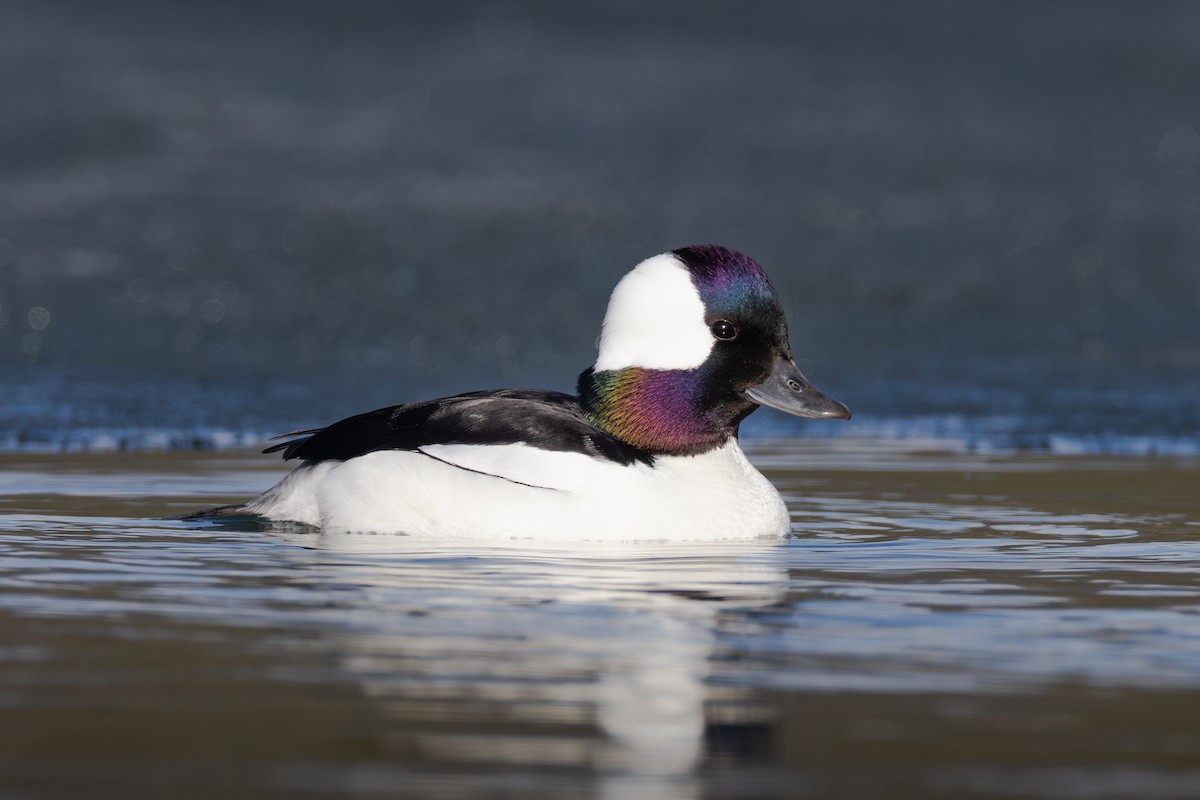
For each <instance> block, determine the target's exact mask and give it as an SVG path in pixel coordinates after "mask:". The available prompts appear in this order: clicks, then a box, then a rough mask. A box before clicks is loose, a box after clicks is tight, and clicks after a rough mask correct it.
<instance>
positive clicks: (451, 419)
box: [263, 389, 653, 466]
mask: <svg viewBox="0 0 1200 800" xmlns="http://www.w3.org/2000/svg"><path fill="white" fill-rule="evenodd" d="M284 436H301V437H302V438H299V439H293V440H291V441H287V442H280V443H279V444H276V445H272V446H271V447H268V448H267V449H266V450H264V451H263V452H264V453H275V452H278V451H280V450H282V451H283V459H284V461H287V460H289V459H293V458H301V459H304V460H305V461H312V462H318V461H346V460H348V459H351V458H354V457H355V456H361V455H365V454H367V453H372V452H375V451H376V450H416V449H417V448H419V447H421V446H422V445H429V444H479V445H486V444H516V443H524V444H527V445H529V446H531V447H537V448H540V449H542V450H557V451H561V452H570V453H583V454H585V455H589V456H592V457H594V458H606V459H608V460H610V461H615V462H617V463H619V464H623V465H626V466H628V465H629V464H633V463H634V462H636V461H641V462H643V463H647V464H649V463H652V461H653V456H652V455H651V454H650V453H648V452H646V451H644V450H641V449H639V448H636V447H633V446H632V445H629V444H626V443H625V442H623V441H621V440H620V439H617V438H616V437H615V436H612V435H611V434H608V433H605V432H604V431H602V430H600V429H599V428H597V427H596V426H595V425H593V424H592V423H590V422H588V420H587V419H586V418H585V417H584V416H583V412H582V411H581V410H580V408H579V402H578V401H577V400H576V399H575V398H574V397H572V396H571V395H569V394H563V393H562V392H545V391H538V390H535V389H502V390H499V391H491V392H472V393H470V394H460V395H456V396H454V397H446V398H442V399H440V400H427V401H425V402H420V403H406V404H404V405H400V406H390V407H388V408H380V409H377V410H375V411H368V412H367V413H365V414H358V415H357V416H353V417H348V418H347V419H344V420H342V421H341V422H335V423H333V424H332V425H330V426H329V427H328V428H321V429H318V430H315V431H297V432H296V433H289V434H284ZM280 438H282V437H280Z"/></svg>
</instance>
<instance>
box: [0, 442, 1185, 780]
mask: <svg viewBox="0 0 1200 800" xmlns="http://www.w3.org/2000/svg"><path fill="white" fill-rule="evenodd" d="M750 450H751V455H752V457H753V459H754V460H755V461H756V462H757V463H759V464H760V465H762V466H763V467H764V469H765V470H766V471H767V473H768V474H769V475H770V477H772V479H773V480H775V482H776V483H777V485H779V486H780V488H781V491H782V492H783V493H784V495H785V497H786V498H787V501H788V505H789V508H790V509H791V513H792V517H793V521H794V533H795V536H794V538H792V539H790V540H787V541H781V542H773V541H772V542H725V543H685V544H671V545H667V544H661V543H653V542H650V543H636V544H633V543H631V544H627V545H610V546H596V545H588V546H581V547H571V546H564V545H561V544H559V545H554V546H542V545H538V544H536V543H529V542H514V541H495V542H485V543H483V544H482V545H481V544H475V545H469V546H463V545H448V546H436V545H431V544H430V543H429V542H427V541H426V542H420V543H413V542H409V541H406V540H405V539H404V538H403V537H395V536H387V537H384V536H351V535H344V536H336V537H334V536H324V535H321V534H318V533H315V532H312V531H306V530H296V529H293V530H288V529H285V528H278V529H261V530H258V529H248V528H243V529H233V528H221V527H217V526H210V525H196V524H185V523H182V522H178V521H172V520H166V519H162V517H164V516H167V515H171V514H176V513H180V512H183V511H186V510H190V509H193V508H196V507H200V506H205V505H210V504H217V503H221V502H227V501H233V500H237V499H240V498H243V497H245V496H246V495H248V494H250V493H252V492H254V491H256V490H258V489H260V488H262V487H263V486H266V485H267V484H269V483H270V482H271V481H272V480H274V479H275V478H276V477H278V476H279V475H280V474H282V473H281V468H280V466H279V464H278V462H275V461H273V460H271V459H267V458H264V457H260V456H257V455H254V454H252V453H243V452H240V451H235V452H218V453H211V452H209V453H204V452H201V453H197V452H183V453H161V452H160V453H155V452H136V453H108V454H86V453H81V454H69V455H63V454H53V455H49V454H47V455H39V454H29V453H26V454H7V455H3V456H0V553H2V554H0V708H3V718H4V720H5V722H4V725H3V726H0V786H3V788H5V789H6V790H8V791H9V792H11V793H12V794H13V796H16V797H63V796H122V797H129V796H146V797H151V796H173V797H212V796H222V797H232V796H236V797H314V798H316V797H335V796H336V797H374V796H404V797H430V798H442V797H446V798H450V797H477V796H521V797H547V798H550V797H554V798H562V797H568V798H569V797H612V798H637V797H654V798H658V797H680V798H688V797H696V798H699V797H746V798H751V797H754V798H763V797H778V798H794V797H813V798H821V797H831V796H838V797H892V798H895V797H901V798H903V797H912V798H926V797H956V798H957V797H981V798H983V797H988V798H990V797H997V798H1001V797H1003V798H1008V797H1056V798H1057V797H1088V798H1091V797H1097V798H1109V797H1114V798H1115V797H1139V798H1158V797H1163V798H1173V797H1181V798H1182V797H1192V796H1195V791H1196V787H1197V786H1200V725H1197V723H1196V715H1195V699H1196V697H1197V696H1200V695H1198V694H1197V693H1198V692H1200V582H1198V581H1197V575H1198V573H1200V513H1198V511H1197V506H1196V500H1195V487H1196V486H1197V485H1198V482H1197V479H1198V478H1200V464H1198V463H1197V462H1196V461H1195V460H1194V459H1181V458H1146V457H1142V458H1130V457H1105V458H1099V457H1080V458H1067V457H1059V456H1049V455H1017V454H1002V455H991V456H989V455H979V454H970V453H964V452H950V451H946V450H944V449H943V450H938V451H930V452H921V451H920V450H917V449H914V448H913V447H911V446H905V447H902V446H899V445H897V444H896V443H886V442H878V441H871V440H850V439H846V440H832V441H828V442H816V441H800V442H798V441H796V440H779V441H759V442H752V443H751V449H750Z"/></svg>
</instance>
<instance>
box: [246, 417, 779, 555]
mask: <svg viewBox="0 0 1200 800" xmlns="http://www.w3.org/2000/svg"><path fill="white" fill-rule="evenodd" d="M485 473H487V474H485ZM245 511H247V512H250V513H254V514H261V515H262V516H265V517H268V518H270V519H275V520H290V521H294V522H301V523H305V524H308V525H316V526H320V527H321V528H322V529H323V530H326V531H363V532H365V531H374V532H378V533H385V532H386V533H404V534H409V535H413V536H430V537H436V538H446V537H460V538H468V537H469V538H477V539H511V538H538V539H559V540H576V541H579V540H588V541H596V540H608V541H613V540H646V539H672V540H686V539H735V538H737V539H742V538H757V537H764V536H783V535H785V534H787V533H788V531H789V530H790V521H789V518H788V513H787V508H786V507H785V506H784V504H783V500H782V498H780V496H779V493H778V492H777V491H776V490H775V487H774V486H772V485H771V483H770V482H769V481H768V480H767V479H766V478H764V477H763V476H762V474H761V473H759V472H758V470H756V469H755V468H754V467H753V466H752V465H751V464H750V462H749V461H747V460H746V457H745V455H744V454H743V453H742V450H741V448H740V447H738V444H737V442H736V441H735V440H730V441H729V442H728V443H726V444H725V445H724V446H723V447H721V448H718V449H716V450H713V451H710V452H708V453H705V454H703V455H699V456H659V457H657V458H655V460H654V465H653V466H648V465H645V464H640V463H639V464H634V465H632V466H622V465H620V464H617V463H615V462H612V461H607V460H601V459H596V458H592V457H590V456H586V455H582V454H578V453H564V452H551V451H547V450H539V449H536V448H533V447H529V446H527V445H523V444H510V445H488V446H479V445H430V446H426V447H423V448H421V450H420V451H417V452H410V451H400V450H381V451H377V452H373V453H368V454H366V455H363V456H358V457H357V458H352V459H350V460H349V461H345V462H322V463H320V464H315V465H303V466H301V467H299V468H298V469H296V470H295V471H294V472H292V473H291V474H290V475H288V476H287V477H286V478H284V479H283V480H282V481H280V483H279V484H277V485H276V486H274V487H273V488H271V489H269V490H267V491H266V492H264V493H263V494H262V495H260V496H259V497H257V498H256V499H254V500H252V501H251V502H250V503H248V504H247V505H246V506H245Z"/></svg>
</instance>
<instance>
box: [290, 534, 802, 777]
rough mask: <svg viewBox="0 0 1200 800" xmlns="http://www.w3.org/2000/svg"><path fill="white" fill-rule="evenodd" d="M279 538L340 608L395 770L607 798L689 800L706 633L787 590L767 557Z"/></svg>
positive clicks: (702, 736)
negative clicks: (300, 552)
mask: <svg viewBox="0 0 1200 800" xmlns="http://www.w3.org/2000/svg"><path fill="white" fill-rule="evenodd" d="M281 535H284V536H286V537H287V538H288V539H289V541H290V542H291V543H293V544H299V545H302V546H304V547H306V548H309V552H310V553H311V555H312V558H313V559H314V562H315V563H319V564H320V565H321V567H322V568H321V569H318V570H314V572H313V576H314V579H315V580H321V581H329V582H331V584H332V585H331V586H330V589H331V590H334V591H333V596H335V597H337V598H338V599H337V602H338V603H339V605H342V606H346V605H350V606H353V614H352V615H350V617H349V618H350V619H353V620H354V623H353V625H352V628H351V629H350V630H344V631H339V632H338V634H337V635H338V636H339V637H340V639H341V641H340V643H339V646H340V647H341V649H342V650H343V651H344V653H345V655H344V659H343V665H344V669H345V670H346V671H347V672H348V673H350V675H351V676H353V678H354V680H355V681H356V682H357V683H358V684H359V685H360V686H361V687H362V690H363V692H364V693H365V694H366V695H367V696H368V697H370V698H371V699H372V701H373V702H374V703H376V704H377V706H378V709H379V711H380V713H382V714H384V715H385V716H386V717H387V718H388V720H389V726H388V730H389V732H390V736H391V741H390V742H389V743H388V749H389V752H391V753H392V754H393V755H394V756H396V757H397V758H400V759H403V760H405V761H408V762H410V763H413V765H414V766H416V765H420V766H423V767H428V768H432V769H438V768H439V767H440V768H446V769H458V770H461V769H465V768H468V767H470V768H471V769H487V770H489V771H492V770H495V769H498V768H500V769H506V770H516V771H518V772H520V771H525V770H530V771H532V770H536V771H537V772H539V774H541V773H544V772H546V771H547V770H552V771H564V772H566V773H568V774H578V773H579V772H580V771H582V772H585V773H587V774H588V775H589V776H591V779H589V780H588V783H589V784H591V785H592V788H593V789H596V788H598V789H599V790H600V791H599V794H600V796H604V797H613V798H639V797H647V798H648V797H663V796H671V797H684V798H686V797H693V796H697V794H698V792H699V788H698V783H697V782H696V780H695V778H694V776H695V774H696V770H697V767H698V766H699V765H700V764H701V762H702V761H703V759H704V757H705V753H706V748H705V743H706V740H711V739H712V737H711V730H712V727H713V725H714V724H715V723H714V722H712V721H710V720H707V719H706V706H711V705H712V703H713V690H712V688H711V687H710V686H709V678H710V673H711V666H710V665H711V661H712V659H713V656H714V653H715V652H716V651H717V647H718V635H717V631H718V627H719V623H720V620H721V618H722V616H723V615H727V614H728V613H729V612H730V611H732V610H738V611H740V610H744V609H747V608H753V607H757V606H765V605H768V604H771V603H773V602H775V601H776V600H777V599H778V598H779V597H780V596H781V595H782V594H783V592H784V588H785V584H786V575H785V574H784V572H783V570H782V569H780V568H779V567H777V566H775V565H774V564H773V563H772V559H771V558H770V551H771V550H772V549H773V548H775V547H778V546H779V543H778V540H773V541H769V542H737V543H717V544H714V543H696V544H694V545H693V544H671V545H669V546H668V545H663V544H658V545H656V544H631V545H617V544H606V545H595V544H589V545H586V546H583V545H581V546H578V547H573V548H572V547H563V546H555V547H553V548H546V547H543V546H541V545H540V544H539V545H533V544H530V545H528V546H523V545H520V544H516V545H513V546H505V547H482V548H481V547H479V546H478V545H477V544H475V545H467V544H451V545H443V544H438V545H436V546H431V544H430V542H429V541H428V540H424V541H421V540H415V539H411V538H408V537H403V536H378V535H369V534H347V533H291V534H281ZM330 568H334V569H330ZM341 617H342V618H343V619H344V618H346V617H345V615H344V609H343V614H342V615H341ZM726 705H727V704H726ZM721 729H722V730H725V731H728V730H730V729H729V728H728V727H726V726H721ZM706 730H709V731H710V736H709V737H706ZM721 738H727V737H725V736H723V737H721ZM456 765H457V766H456ZM597 778H598V781H599V785H598V786H596V784H595V779H597Z"/></svg>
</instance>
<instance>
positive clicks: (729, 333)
mask: <svg viewBox="0 0 1200 800" xmlns="http://www.w3.org/2000/svg"><path fill="white" fill-rule="evenodd" d="M709 327H710V329H711V330H712V334H713V336H715V337H717V338H718V339H724V340H725V341H729V340H730V339H736V338H737V335H738V329H737V326H736V325H734V324H733V323H732V322H730V321H729V320H727V319H719V320H717V321H716V322H714V323H713V324H712V325H711V326H709Z"/></svg>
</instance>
